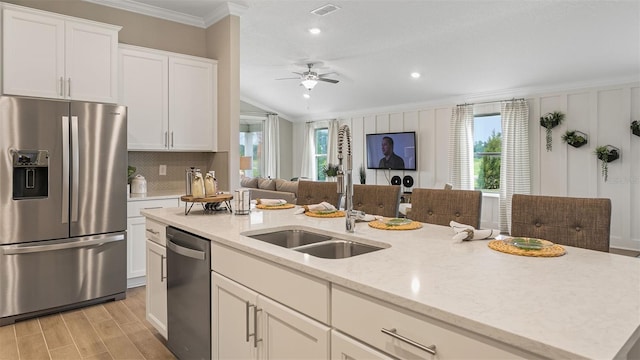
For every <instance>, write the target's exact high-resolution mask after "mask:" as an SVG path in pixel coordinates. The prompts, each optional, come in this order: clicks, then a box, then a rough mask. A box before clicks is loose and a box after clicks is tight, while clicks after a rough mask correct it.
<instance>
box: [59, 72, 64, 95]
mask: <svg viewBox="0 0 640 360" xmlns="http://www.w3.org/2000/svg"><path fill="white" fill-rule="evenodd" d="M63 96H64V79H63V78H62V76H60V97H63Z"/></svg>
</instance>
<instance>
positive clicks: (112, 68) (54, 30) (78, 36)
mask: <svg viewBox="0 0 640 360" xmlns="http://www.w3.org/2000/svg"><path fill="white" fill-rule="evenodd" d="M4 6H5V7H6V8H5V9H4V11H3V45H2V46H3V68H2V73H3V93H5V94H11V95H24V96H35V97H44V98H54V99H72V100H83V101H94V102H105V103H116V102H117V90H118V88H117V74H118V67H117V50H118V31H119V29H120V27H118V26H113V25H108V24H101V23H97V22H92V21H83V20H82V19H77V21H76V20H74V19H76V18H71V17H67V16H61V15H58V14H54V13H48V12H45V11H40V10H34V9H29V8H24V7H19V6H13V5H10V4H5V5H4Z"/></svg>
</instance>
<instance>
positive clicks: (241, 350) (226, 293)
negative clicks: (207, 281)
mask: <svg viewBox="0 0 640 360" xmlns="http://www.w3.org/2000/svg"><path fill="white" fill-rule="evenodd" d="M211 282H212V286H211V291H212V294H211V304H212V308H211V336H212V337H213V338H212V339H211V346H212V349H211V354H212V357H213V359H215V360H227V359H256V358H257V346H258V343H254V340H255V323H256V318H255V316H256V315H257V311H255V310H256V309H255V305H256V302H257V298H258V294H257V293H255V292H253V291H251V290H249V289H248V288H246V287H244V286H242V285H240V284H238V283H236V282H234V281H231V280H229V279H227V278H226V277H224V276H221V275H219V274H217V273H215V272H213V273H212V277H211ZM254 311H255V312H254Z"/></svg>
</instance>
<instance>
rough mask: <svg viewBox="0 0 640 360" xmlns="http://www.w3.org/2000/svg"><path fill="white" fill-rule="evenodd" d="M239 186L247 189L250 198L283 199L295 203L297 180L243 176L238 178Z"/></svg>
mask: <svg viewBox="0 0 640 360" xmlns="http://www.w3.org/2000/svg"><path fill="white" fill-rule="evenodd" d="M240 186H241V187H242V188H244V189H249V194H250V197H251V200H255V199H283V200H286V201H287V202H288V203H290V204H295V203H296V200H297V198H298V182H297V181H289V180H284V179H267V178H251V177H245V178H243V179H242V180H240Z"/></svg>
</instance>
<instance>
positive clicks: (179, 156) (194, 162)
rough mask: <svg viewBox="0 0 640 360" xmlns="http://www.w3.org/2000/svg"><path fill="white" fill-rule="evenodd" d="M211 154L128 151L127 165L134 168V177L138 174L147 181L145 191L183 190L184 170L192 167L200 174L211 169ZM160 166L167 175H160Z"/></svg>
mask: <svg viewBox="0 0 640 360" xmlns="http://www.w3.org/2000/svg"><path fill="white" fill-rule="evenodd" d="M213 155H214V154H213V153H196V152H194V153H189V152H185V153H174V152H146V151H130V152H129V165H130V166H134V167H135V168H136V172H135V174H134V175H137V174H140V175H142V176H144V177H145V179H147V190H148V191H149V192H152V191H164V190H176V191H178V192H181V191H182V192H183V191H184V190H185V184H184V180H185V169H187V168H189V167H191V166H194V167H197V168H200V170H201V171H202V172H206V171H209V170H215V169H211V168H210V167H211V163H212V161H213ZM160 165H166V166H167V175H159V174H160Z"/></svg>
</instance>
